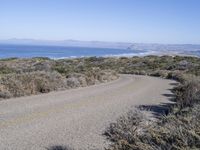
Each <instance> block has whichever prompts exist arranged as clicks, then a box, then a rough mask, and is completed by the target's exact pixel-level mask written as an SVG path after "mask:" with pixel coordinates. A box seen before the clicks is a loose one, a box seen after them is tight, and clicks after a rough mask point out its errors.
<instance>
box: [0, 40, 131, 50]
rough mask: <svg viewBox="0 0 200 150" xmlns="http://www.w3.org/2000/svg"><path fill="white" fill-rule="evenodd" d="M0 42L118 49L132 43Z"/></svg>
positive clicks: (125, 47) (75, 41) (69, 41)
mask: <svg viewBox="0 0 200 150" xmlns="http://www.w3.org/2000/svg"><path fill="white" fill-rule="evenodd" d="M0 44H20V45H21V44H22V45H45V46H74V47H96V48H119V49H127V48H128V47H130V46H131V45H132V43H123V42H101V41H79V40H62V41H54V40H34V39H8V40H0Z"/></svg>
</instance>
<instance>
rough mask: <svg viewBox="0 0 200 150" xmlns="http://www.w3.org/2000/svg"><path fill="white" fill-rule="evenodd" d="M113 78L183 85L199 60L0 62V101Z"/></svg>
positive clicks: (39, 59) (194, 72)
mask: <svg viewBox="0 0 200 150" xmlns="http://www.w3.org/2000/svg"><path fill="white" fill-rule="evenodd" d="M117 74H138V75H150V76H158V77H163V78H168V79H175V80H178V81H180V82H183V81H184V76H183V74H184V75H189V74H192V75H195V76H199V75H200V59H199V58H196V57H184V56H175V57H173V56H145V57H130V58H127V57H120V58H114V57H112V58H103V57H89V58H76V59H59V60H53V59H49V58H45V57H37V58H30V59H18V58H8V59H1V60H0V98H2V99H3V98H10V97H19V96H25V95H32V94H39V93H47V92H50V91H54V90H63V89H69V88H76V87H84V86H88V85H93V84H97V83H101V82H107V81H111V80H114V79H117V78H118V75H117Z"/></svg>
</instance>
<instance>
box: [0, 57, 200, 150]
mask: <svg viewBox="0 0 200 150" xmlns="http://www.w3.org/2000/svg"><path fill="white" fill-rule="evenodd" d="M118 73H119V74H138V75H150V76H157V77H162V78H167V79H174V80H177V81H178V82H179V85H178V86H177V87H175V88H174V89H173V93H174V95H175V97H174V98H173V101H175V104H174V105H171V106H169V108H168V111H167V112H166V113H165V115H164V116H161V117H159V118H158V119H153V120H151V119H148V117H147V116H145V114H144V113H143V111H141V110H138V111H136V112H135V111H134V112H130V113H128V114H127V115H124V116H123V117H121V118H119V120H117V121H116V122H115V123H112V124H111V125H110V127H109V128H108V129H107V130H106V132H105V135H106V136H107V138H108V140H110V141H112V144H111V145H110V148H109V149H111V150H161V149H162V150H182V149H200V113H199V109H200V103H199V102H200V79H199V78H200V59H199V58H196V57H183V56H175V57H172V56H161V57H158V56H146V57H132V58H126V57H121V58H96V57H90V58H78V59H62V60H51V59H48V58H32V59H17V58H10V59H2V60H0V99H6V98H11V97H19V96H25V95H32V94H39V93H47V92H50V91H55V90H63V89H69V88H76V87H84V86H89V85H93V84H97V83H101V82H108V81H111V80H115V79H117V78H118Z"/></svg>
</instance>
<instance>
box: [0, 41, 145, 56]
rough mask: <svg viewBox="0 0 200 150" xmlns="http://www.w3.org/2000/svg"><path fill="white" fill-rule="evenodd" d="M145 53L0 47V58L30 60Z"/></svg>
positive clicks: (69, 48)
mask: <svg viewBox="0 0 200 150" xmlns="http://www.w3.org/2000/svg"><path fill="white" fill-rule="evenodd" d="M145 53H147V52H146V51H141V50H129V49H114V48H87V47H64V46H31V45H3V44H1V45H0V58H10V57H17V58H32V57H49V58H52V59H61V58H77V57H92V56H96V57H109V56H141V55H144V54H145Z"/></svg>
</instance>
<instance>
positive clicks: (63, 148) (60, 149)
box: [46, 145, 74, 150]
mask: <svg viewBox="0 0 200 150" xmlns="http://www.w3.org/2000/svg"><path fill="white" fill-rule="evenodd" d="M46 149H47V150H74V149H73V148H70V147H68V146H62V145H55V146H51V147H49V148H46Z"/></svg>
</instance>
